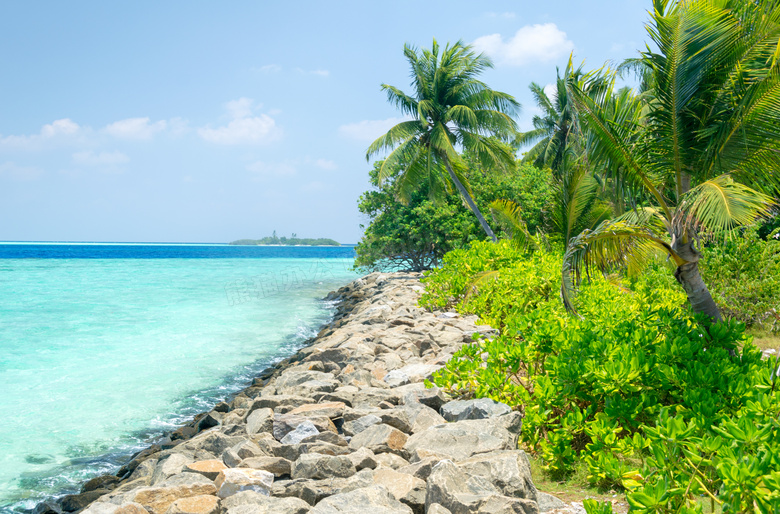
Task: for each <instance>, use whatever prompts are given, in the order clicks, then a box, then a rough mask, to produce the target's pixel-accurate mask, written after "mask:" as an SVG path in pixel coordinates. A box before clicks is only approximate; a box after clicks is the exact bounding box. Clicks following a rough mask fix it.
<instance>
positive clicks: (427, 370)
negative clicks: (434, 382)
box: [396, 364, 441, 385]
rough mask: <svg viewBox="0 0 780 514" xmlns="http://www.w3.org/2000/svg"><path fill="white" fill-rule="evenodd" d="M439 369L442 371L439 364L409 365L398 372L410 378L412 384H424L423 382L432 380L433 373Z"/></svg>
mask: <svg viewBox="0 0 780 514" xmlns="http://www.w3.org/2000/svg"><path fill="white" fill-rule="evenodd" d="M439 369H441V366H439V365H437V364H409V365H407V366H404V367H403V368H400V369H398V370H396V371H399V372H401V373H403V374H404V375H406V376H407V377H409V381H410V382H422V381H423V380H430V379H431V378H432V375H433V372H435V371H438V370H439ZM401 385H402V384H401Z"/></svg>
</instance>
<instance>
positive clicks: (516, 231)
mask: <svg viewBox="0 0 780 514" xmlns="http://www.w3.org/2000/svg"><path fill="white" fill-rule="evenodd" d="M490 212H491V213H492V214H493V219H494V220H495V221H496V223H498V224H499V225H500V226H501V227H503V228H504V230H506V231H507V232H509V234H510V236H511V238H512V241H514V242H515V244H517V245H518V246H519V247H520V248H522V249H524V250H525V249H528V248H529V247H534V248H535V247H536V243H535V242H534V240H533V237H532V236H531V234H530V233H529V232H528V227H527V225H526V224H525V220H523V210H522V209H521V208H520V205H518V204H517V203H516V202H513V201H512V200H506V199H503V198H502V199H499V200H495V201H494V202H493V203H491V204H490Z"/></svg>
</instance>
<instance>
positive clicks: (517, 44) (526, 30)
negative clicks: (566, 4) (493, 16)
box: [474, 23, 574, 66]
mask: <svg viewBox="0 0 780 514" xmlns="http://www.w3.org/2000/svg"><path fill="white" fill-rule="evenodd" d="M474 48H475V49H476V50H477V51H479V52H484V53H485V54H487V55H489V56H491V57H492V58H494V59H495V60H496V61H497V62H498V63H500V64H507V65H510V66H523V65H526V64H530V63H533V62H549V61H553V60H555V59H558V58H560V57H562V56H564V55H566V54H567V53H569V52H571V51H572V50H573V49H574V43H573V42H572V41H570V40H569V39H568V38H567V36H566V33H565V32H563V31H562V30H560V29H559V28H558V27H557V26H556V25H555V24H554V23H545V24H542V25H526V26H524V27H521V28H520V30H518V31H517V32H516V33H515V35H514V36H512V37H511V38H509V39H507V40H506V41H505V40H504V38H503V37H502V36H501V34H491V35H489V36H482V37H479V38H477V39H476V40H475V41H474Z"/></svg>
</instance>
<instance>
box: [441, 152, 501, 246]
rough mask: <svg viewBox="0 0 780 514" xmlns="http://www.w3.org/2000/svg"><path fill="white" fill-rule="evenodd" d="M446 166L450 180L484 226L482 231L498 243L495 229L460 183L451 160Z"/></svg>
mask: <svg viewBox="0 0 780 514" xmlns="http://www.w3.org/2000/svg"><path fill="white" fill-rule="evenodd" d="M444 166H446V168H447V173H449V175H450V179H451V180H452V182H453V183H454V184H455V187H456V188H458V192H459V193H460V195H461V196H462V197H463V199H464V200H466V203H467V204H469V208H470V209H471V212H473V213H474V215H475V216H476V217H477V220H479V224H480V225H482V230H484V231H485V234H487V235H488V237H490V238H491V239H492V240H493V242H494V243H495V242H496V241H498V238H497V237H496V235H495V234H494V233H493V229H491V228H490V225H488V224H487V221H485V217H484V216H483V215H482V212H480V210H479V207H477V204H476V203H474V199H473V198H472V197H471V195H470V194H469V192H468V191H466V188H465V187H463V184H461V183H460V180H458V177H457V176H456V175H455V172H454V171H452V167H451V166H450V162H449V160H447V159H446V158H445V159H444Z"/></svg>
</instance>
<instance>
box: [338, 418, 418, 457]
mask: <svg viewBox="0 0 780 514" xmlns="http://www.w3.org/2000/svg"><path fill="white" fill-rule="evenodd" d="M407 439H408V436H407V435H406V434H404V433H403V432H401V431H400V430H398V429H397V428H393V427H391V426H390V425H385V424H384V423H381V424H379V425H372V426H370V427H368V428H367V429H365V430H363V431H362V432H360V433H359V434H357V435H355V436H354V437H353V438H352V440H351V441H350V442H349V447H350V448H352V449H354V450H357V449H358V448H361V447H366V448H368V449H369V450H371V451H372V452H374V453H388V452H390V453H401V454H403V449H404V445H405V444H406V441H407Z"/></svg>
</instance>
